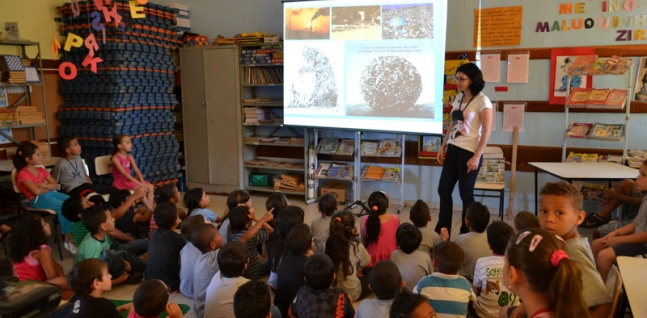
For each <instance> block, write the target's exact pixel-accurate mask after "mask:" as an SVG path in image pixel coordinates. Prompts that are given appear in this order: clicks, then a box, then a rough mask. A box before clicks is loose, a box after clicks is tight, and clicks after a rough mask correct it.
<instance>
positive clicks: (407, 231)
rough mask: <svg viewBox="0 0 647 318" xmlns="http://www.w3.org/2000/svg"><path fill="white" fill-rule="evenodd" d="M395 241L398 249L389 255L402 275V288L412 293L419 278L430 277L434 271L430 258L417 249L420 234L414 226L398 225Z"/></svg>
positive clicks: (420, 239) (420, 238) (407, 224)
mask: <svg viewBox="0 0 647 318" xmlns="http://www.w3.org/2000/svg"><path fill="white" fill-rule="evenodd" d="M395 239H396V241H397V243H398V246H399V247H400V249H397V250H395V251H393V253H391V260H392V261H393V262H394V263H395V265H396V266H397V268H398V270H399V271H400V275H402V280H404V288H406V289H407V290H408V291H412V290H413V288H414V287H416V284H417V283H418V281H419V280H420V279H421V278H423V277H425V276H427V275H431V273H432V272H433V271H434V270H433V265H432V264H431V257H429V255H428V254H427V253H425V252H422V251H420V250H419V249H418V247H419V246H420V242H421V241H422V234H421V233H420V230H419V229H418V228H417V227H416V226H415V225H413V224H411V223H402V224H400V226H399V227H398V231H397V232H395Z"/></svg>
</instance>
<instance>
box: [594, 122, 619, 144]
mask: <svg viewBox="0 0 647 318" xmlns="http://www.w3.org/2000/svg"><path fill="white" fill-rule="evenodd" d="M624 134H625V125H624V124H601V123H595V125H593V128H592V129H591V133H590V134H589V138H594V139H603V140H616V141H618V140H621V139H622V137H624Z"/></svg>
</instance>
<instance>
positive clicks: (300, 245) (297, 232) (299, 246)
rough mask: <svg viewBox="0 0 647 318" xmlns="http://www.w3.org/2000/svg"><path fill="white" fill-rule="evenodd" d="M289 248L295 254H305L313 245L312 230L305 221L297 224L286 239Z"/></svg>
mask: <svg viewBox="0 0 647 318" xmlns="http://www.w3.org/2000/svg"><path fill="white" fill-rule="evenodd" d="M285 240H286V243H287V248H288V250H290V253H292V254H293V255H305V254H306V252H308V250H309V249H310V248H311V247H312V232H311V231H310V226H308V224H305V223H301V224H297V225H295V226H294V227H293V228H292V229H291V230H290V233H288V236H287V238H286V239H285Z"/></svg>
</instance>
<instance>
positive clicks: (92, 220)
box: [81, 205, 108, 234]
mask: <svg viewBox="0 0 647 318" xmlns="http://www.w3.org/2000/svg"><path fill="white" fill-rule="evenodd" d="M106 211H107V210H106V208H105V207H102V206H97V205H95V206H91V207H89V208H87V209H85V210H83V213H81V222H83V226H85V228H86V229H88V231H90V233H92V234H97V233H99V230H100V229H101V224H103V223H105V222H106V221H107V220H108V216H107V215H106Z"/></svg>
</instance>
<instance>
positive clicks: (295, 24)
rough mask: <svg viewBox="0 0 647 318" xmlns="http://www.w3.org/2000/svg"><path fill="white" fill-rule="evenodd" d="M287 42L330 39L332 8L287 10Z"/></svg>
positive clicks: (285, 20)
mask: <svg viewBox="0 0 647 318" xmlns="http://www.w3.org/2000/svg"><path fill="white" fill-rule="evenodd" d="M284 22H285V26H284V27H285V40H311V39H328V38H329V37H330V8H328V7H325V8H297V9H286V10H285V19H284Z"/></svg>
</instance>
